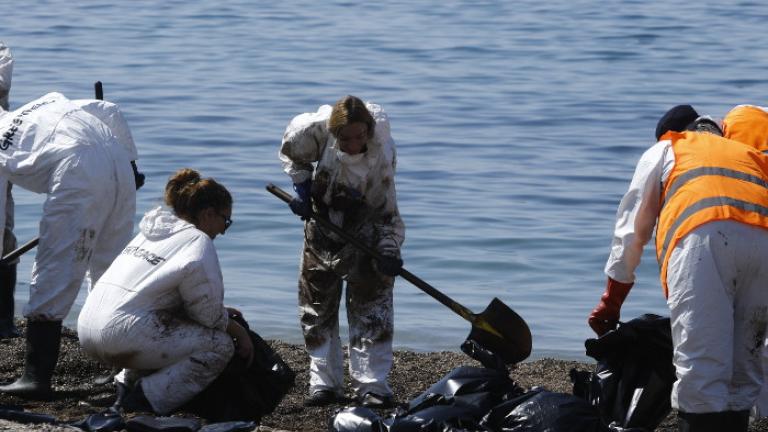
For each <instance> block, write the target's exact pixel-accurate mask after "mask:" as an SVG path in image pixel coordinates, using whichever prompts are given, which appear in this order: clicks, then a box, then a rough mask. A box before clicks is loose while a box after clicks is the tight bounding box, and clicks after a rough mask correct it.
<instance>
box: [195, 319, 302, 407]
mask: <svg viewBox="0 0 768 432" xmlns="http://www.w3.org/2000/svg"><path fill="white" fill-rule="evenodd" d="M230 319H234V320H235V321H237V322H238V323H240V325H242V326H243V327H245V329H246V330H248V334H249V335H250V336H251V342H252V343H253V350H254V355H253V363H251V366H250V367H246V366H245V361H244V359H242V358H241V357H240V356H237V355H235V356H233V357H232V360H230V362H229V364H228V365H227V368H226V369H225V370H224V372H222V373H221V375H219V377H218V378H216V380H214V381H213V382H212V383H211V384H210V385H209V386H208V387H206V388H205V390H203V391H202V392H201V393H200V394H198V395H197V396H195V397H194V398H193V399H192V400H191V401H190V402H188V403H187V404H186V405H185V406H184V407H183V408H182V410H183V411H186V412H190V413H193V414H195V415H197V416H199V417H202V418H204V419H206V420H208V421H211V422H227V421H235V420H242V421H248V420H252V421H257V422H258V421H259V420H261V417H262V416H264V415H266V414H269V413H271V412H272V411H274V409H275V407H277V405H278V404H279V403H280V401H282V400H283V398H284V397H285V395H286V394H288V392H289V391H290V390H291V387H293V384H294V381H295V379H296V373H295V372H294V371H293V370H291V368H290V367H289V366H288V364H286V363H285V362H284V361H283V359H282V358H281V357H280V355H279V354H278V353H277V352H275V350H273V349H272V347H270V346H269V344H267V343H266V342H265V341H264V339H262V338H261V336H259V335H258V334H256V333H255V332H253V331H251V330H250V329H249V327H248V323H246V322H245V320H244V319H243V318H242V317H240V316H233V317H230Z"/></svg>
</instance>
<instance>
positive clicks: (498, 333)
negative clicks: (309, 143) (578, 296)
mask: <svg viewBox="0 0 768 432" xmlns="http://www.w3.org/2000/svg"><path fill="white" fill-rule="evenodd" d="M267 190H268V191H269V192H270V193H272V194H273V195H275V196H276V197H278V198H280V199H281V200H283V201H285V202H286V203H290V202H291V200H292V199H293V196H291V194H289V193H287V192H285V191H284V190H282V189H280V188H279V187H277V186H275V185H273V184H272V183H270V184H268V185H267ZM312 219H314V220H315V221H316V222H317V223H319V224H320V225H322V227H323V228H326V229H329V230H331V231H333V233H334V234H336V235H338V236H339V237H341V238H343V239H344V240H346V241H347V242H349V243H351V244H352V245H354V246H355V247H357V248H359V249H360V250H362V251H363V252H365V253H367V254H368V255H370V256H372V257H373V258H375V259H377V260H381V259H382V256H381V254H380V253H379V252H377V251H376V250H374V249H373V248H371V247H370V246H368V245H366V244H365V243H363V242H362V241H360V240H359V239H357V238H355V237H354V236H352V235H350V234H348V233H346V232H345V231H344V230H342V229H341V228H339V227H338V226H336V225H334V224H333V223H331V222H330V221H328V220H327V219H325V218H323V217H321V216H319V215H317V214H316V213H314V212H313V213H312ZM399 275H400V276H402V277H403V279H405V280H407V281H408V282H410V283H412V284H414V285H416V287H417V288H419V289H420V290H422V291H424V292H425V293H427V294H429V295H430V296H432V297H433V298H434V299H435V300H437V301H439V302H440V303H442V304H443V305H445V306H447V307H448V308H449V309H451V310H452V311H453V312H455V313H456V314H458V315H459V316H460V317H462V318H464V319H465V320H467V321H469V322H470V323H471V324H472V330H471V331H470V333H469V336H467V339H471V340H474V341H475V342H477V343H478V344H479V345H480V346H482V347H484V348H486V349H488V350H490V351H491V352H493V353H495V354H498V355H499V356H500V357H501V358H502V360H504V362H505V363H506V364H513V363H519V362H521V361H523V360H525V359H526V358H528V356H529V355H530V354H531V346H532V342H531V331H530V329H529V328H528V324H526V323H525V320H523V318H521V317H520V315H518V314H517V313H515V311H513V310H512V309H510V308H509V307H508V306H507V305H505V304H504V303H503V302H502V301H501V300H499V299H498V298H495V297H494V299H493V300H492V301H491V303H490V304H489V305H488V307H486V308H485V310H484V311H482V312H481V313H479V314H475V313H472V311H471V310H469V309H467V308H466V307H464V306H462V305H461V304H459V303H457V302H455V301H454V300H453V299H451V298H450V297H448V296H447V295H445V294H443V293H442V292H440V291H438V290H437V289H436V288H435V287H433V286H432V285H430V284H428V283H426V282H424V281H423V280H421V279H419V278H418V277H417V276H416V275H414V274H413V273H411V272H409V271H408V270H406V269H405V268H402V269H401V270H400V273H399Z"/></svg>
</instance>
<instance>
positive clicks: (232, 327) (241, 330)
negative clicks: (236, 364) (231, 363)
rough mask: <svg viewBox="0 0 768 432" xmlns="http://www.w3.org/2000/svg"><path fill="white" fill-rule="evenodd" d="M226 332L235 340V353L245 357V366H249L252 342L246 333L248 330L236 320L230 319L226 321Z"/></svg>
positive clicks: (251, 357) (251, 359)
mask: <svg viewBox="0 0 768 432" xmlns="http://www.w3.org/2000/svg"><path fill="white" fill-rule="evenodd" d="M227 333H228V334H229V335H230V336H231V337H232V339H233V340H234V342H235V351H236V353H237V355H239V356H240V357H242V358H243V359H245V364H246V366H251V363H252V362H253V342H252V341H251V336H250V335H249V334H248V330H246V329H245V327H243V326H241V325H240V324H238V322H237V321H235V320H233V319H231V320H229V322H228V323H227Z"/></svg>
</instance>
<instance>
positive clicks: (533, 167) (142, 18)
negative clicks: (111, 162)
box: [0, 0, 768, 359]
mask: <svg viewBox="0 0 768 432" xmlns="http://www.w3.org/2000/svg"><path fill="white" fill-rule="evenodd" d="M767 15H768V9H767V8H766V7H765V6H764V5H763V4H762V3H760V2H753V1H728V2H714V1H709V2H708V1H702V2H695V3H690V4H681V3H670V2H663V1H638V0H617V1H613V2H597V1H585V0H582V1H578V0H577V1H573V0H554V1H547V2H541V1H530V0H523V1H458V0H447V1H440V2H437V1H423V2H413V1H405V0H399V1H389V2H349V1H325V2H315V1H286V2H261V1H245V0H234V1H226V2H220V1H209V0H206V1H177V0H174V1H163V2H155V1H131V2H104V1H78V2H71V1H63V0H48V1H36V2H5V3H3V6H2V12H1V13H0V39H1V40H4V41H5V42H6V43H7V44H8V45H9V46H10V47H11V48H12V50H13V53H14V55H15V57H16V65H15V74H14V78H13V89H12V91H11V106H12V108H13V107H18V106H21V105H22V104H23V103H25V102H27V101H29V100H32V99H34V98H37V97H39V96H42V95H43V94H45V93H47V92H50V91H59V92H62V93H64V94H65V95H67V96H68V97H70V98H89V97H93V83H94V82H95V81H97V80H100V81H102V82H103V83H104V93H105V97H106V99H107V100H110V101H113V102H116V103H119V104H120V106H121V108H122V110H123V112H124V114H125V116H126V118H127V119H128V121H129V123H130V125H131V128H132V132H133V136H134V139H135V141H136V143H137V145H138V149H139V153H140V160H139V166H140V168H141V170H142V171H143V172H144V173H146V175H147V183H146V185H145V186H144V188H142V189H141V190H140V191H139V192H138V198H137V200H138V202H137V213H136V215H135V220H136V221H137V222H138V221H139V220H140V218H141V215H142V214H143V213H144V212H145V211H146V210H148V209H150V208H152V207H153V206H155V205H158V204H159V203H160V202H161V196H162V192H163V187H164V185H165V182H166V180H167V179H168V176H169V175H170V174H171V173H173V172H174V171H175V170H177V169H179V168H181V167H192V168H195V169H198V170H200V171H201V172H202V174H203V175H204V176H213V177H215V178H216V179H217V180H219V181H221V182H222V183H223V184H224V185H226V186H227V187H228V188H229V189H230V190H231V191H232V192H233V194H234V199H235V204H234V212H233V216H232V219H233V220H234V225H232V227H231V228H230V230H229V231H227V233H226V235H224V236H220V237H218V238H217V239H216V242H215V244H216V246H217V250H218V253H219V258H220V261H221V265H222V269H223V274H224V279H225V284H226V302H227V304H228V305H231V306H234V307H237V308H239V309H240V310H241V311H243V313H244V314H245V316H246V318H247V319H248V320H249V322H250V323H251V325H252V327H253V328H255V329H256V330H257V331H258V332H259V333H260V334H261V335H262V336H264V337H265V338H279V339H283V340H286V341H289V342H295V343H301V341H302V338H301V332H300V328H299V325H298V311H297V306H296V302H297V273H298V263H299V253H300V249H301V242H302V226H301V222H300V221H299V219H298V218H297V217H295V216H294V215H293V214H292V213H291V212H290V211H289V209H288V207H287V206H286V205H285V204H284V203H283V202H281V201H279V200H277V199H276V198H275V197H273V196H272V195H270V194H269V193H267V192H266V191H265V189H264V187H265V185H266V184H268V183H270V182H273V183H275V184H277V185H278V186H280V187H282V188H284V189H286V190H290V181H289V178H288V176H287V175H285V174H284V173H283V172H282V170H281V166H280V163H279V161H278V157H277V152H278V148H279V145H280V139H281V137H282V133H283V131H284V129H285V126H286V125H287V124H288V122H289V121H290V119H291V118H292V117H293V116H294V115H296V114H299V113H302V112H308V111H314V110H316V109H317V107H318V106H319V105H321V104H332V103H333V102H335V101H336V100H337V99H339V98H340V97H341V96H343V95H346V94H354V95H357V96H359V97H361V98H362V99H364V100H368V101H374V102H376V103H379V104H381V105H382V106H383V107H384V109H385V110H386V111H387V113H388V114H389V116H390V120H391V125H392V134H393V136H394V139H395V141H396V142H397V151H398V172H397V177H396V185H397V192H398V201H399V207H400V212H401V214H402V217H403V220H404V221H405V224H406V227H407V230H406V242H405V244H404V246H403V251H402V253H403V258H404V260H405V267H406V268H407V269H408V270H409V271H411V272H412V273H414V274H416V275H417V276H418V277H420V278H422V279H423V280H425V281H427V282H428V283H430V284H431V285H433V286H434V287H435V288H437V289H439V290H440V291H442V292H443V293H445V294H447V295H449V296H450V297H452V298H453V299H454V300H456V301H458V302H460V303H461V304H463V305H465V306H466V307H468V308H470V309H471V310H473V311H474V312H480V311H482V310H483V309H484V308H485V307H486V306H487V305H488V304H489V303H490V301H491V300H492V299H493V298H494V297H498V298H499V299H501V300H502V301H503V302H504V303H506V304H507V305H508V306H509V307H511V308H512V309H514V310H515V311H516V312H517V313H519V314H520V315H521V316H522V317H523V318H524V319H525V320H526V321H527V322H528V324H529V326H530V329H531V331H532V333H533V341H534V348H533V355H532V358H540V357H545V356H556V357H560V358H573V359H585V358H586V357H585V355H584V345H583V344H584V340H585V339H587V338H589V337H592V336H593V334H592V333H591V330H590V329H589V327H588V326H587V324H586V318H587V315H588V314H589V312H590V310H591V309H592V308H593V307H594V305H595V304H596V303H597V301H598V300H599V297H600V294H601V293H602V291H603V288H604V284H605V276H604V274H603V266H604V264H605V259H606V257H607V254H608V248H609V245H610V241H611V234H612V226H613V223H614V214H615V209H616V206H617V204H618V202H619V200H620V198H621V196H622V194H623V192H624V191H625V189H626V187H627V185H628V183H629V180H630V178H631V176H632V173H633V170H634V165H635V163H636V161H637V160H638V158H639V157H640V155H641V154H642V153H643V151H644V150H645V149H647V148H648V147H649V146H650V145H652V144H653V142H654V140H653V131H654V128H655V124H656V121H657V119H658V118H659V117H660V116H661V114H663V113H664V112H665V111H666V110H667V109H668V108H670V107H671V106H673V105H676V104H680V103H690V104H692V105H694V107H695V108H696V109H698V110H699V111H700V112H702V113H707V114H711V115H713V116H716V117H720V116H723V115H724V114H725V113H726V112H727V111H728V110H729V109H730V108H731V107H732V106H734V105H737V104H741V103H754V104H761V105H766V104H768V100H767V99H766V91H767V90H766V89H768V86H767V85H768V74H767V73H766V70H768V52H767V48H768V45H766V44H765V26H764V25H765V22H766V18H768V16H767ZM14 192H15V197H16V202H17V209H16V223H17V227H16V234H17V236H18V238H19V240H20V241H21V242H24V241H27V240H28V239H31V238H33V237H35V236H36V235H37V233H38V223H39V220H40V215H41V208H42V203H43V200H44V196H40V195H35V194H32V193H30V192H27V191H24V190H23V189H20V188H18V187H17V188H15V189H14ZM33 254H34V253H33V252H30V253H28V254H27V255H26V256H24V257H23V259H22V263H21V265H20V267H19V283H18V286H17V308H18V309H17V314H20V311H21V307H22V306H23V304H24V303H25V301H26V298H27V296H28V284H29V274H30V268H31V263H32V261H33ZM84 291H85V290H83V292H81V295H80V296H79V297H78V300H77V302H76V304H75V306H74V307H73V309H72V312H71V313H70V315H69V317H68V319H67V321H66V324H67V325H70V326H73V325H74V323H75V322H76V319H77V313H78V311H79V309H80V307H81V305H82V302H83V299H84V296H85V292H84ZM343 313H344V312H343V311H342V318H341V324H342V333H343V334H344V335H346V320H345V318H344V316H343ZM643 313H655V314H659V315H666V314H667V308H666V304H665V300H664V297H663V295H662V292H661V288H660V287H659V281H658V267H657V265H656V263H655V258H654V254H653V247H652V245H649V246H648V247H647V248H646V254H645V256H644V258H643V263H642V265H641V266H640V268H639V269H638V272H637V283H636V285H635V287H634V289H633V291H632V293H631V294H630V296H629V298H628V299H627V301H626V304H625V306H624V308H623V310H622V318H623V319H631V318H633V317H636V316H639V315H640V314H643ZM469 329H470V325H469V323H468V322H466V321H464V320H463V319H461V318H460V317H459V316H457V315H456V314H454V313H453V312H451V311H450V310H449V309H447V308H446V307H444V306H443V305H441V304H439V303H438V302H437V301H435V300H433V299H432V298H431V297H429V296H427V295H426V294H424V293H423V292H422V291H420V290H419V289H417V288H416V287H414V286H412V285H411V284H410V283H408V282H407V281H405V280H402V279H398V280H397V283H396V286H395V345H396V347H397V348H400V349H412V350H417V351H434V350H452V351H455V350H458V348H459V345H460V344H461V342H462V341H463V340H464V338H465V336H466V335H467V333H468V332H469Z"/></svg>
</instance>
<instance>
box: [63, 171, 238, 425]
mask: <svg viewBox="0 0 768 432" xmlns="http://www.w3.org/2000/svg"><path fill="white" fill-rule="evenodd" d="M165 202H166V204H167V205H168V207H170V209H169V208H165V207H157V208H154V209H152V210H150V211H149V212H147V213H146V214H145V215H144V218H143V219H142V221H141V223H140V232H139V234H137V235H136V237H135V238H134V239H133V240H132V241H131V242H130V243H129V244H128V246H126V247H125V248H124V249H123V251H122V252H121V253H120V255H119V256H118V257H117V258H116V259H115V260H114V262H113V263H112V265H111V266H110V267H109V269H108V270H107V271H106V273H104V275H103V276H102V277H101V279H99V281H98V282H97V283H96V286H95V288H94V289H93V291H91V293H90V294H89V296H88V299H87V300H86V302H85V305H84V306H83V309H82V310H81V312H80V317H79V319H78V322H77V332H78V335H79V337H80V344H81V346H82V348H83V350H84V351H85V353H86V354H88V355H90V356H92V357H93V358H95V359H98V360H99V361H101V362H103V363H105V364H108V365H112V366H117V367H120V368H124V369H123V371H122V372H121V373H119V374H118V375H117V376H116V377H115V380H116V382H117V385H118V402H117V404H118V405H120V406H121V407H122V408H123V409H124V410H126V411H154V412H156V413H159V414H168V413H170V412H172V411H174V410H175V409H177V408H179V407H181V406H182V405H184V404H185V403H186V402H188V401H189V400H191V399H192V398H193V397H194V396H195V395H196V394H198V393H200V392H201V391H202V390H204V389H205V387H206V386H207V385H208V384H210V383H211V382H212V381H213V380H214V379H215V378H216V377H217V376H218V375H219V374H220V373H221V372H222V371H223V370H224V368H225V367H226V366H227V363H228V362H229V360H230V358H231V357H232V355H233V353H234V352H235V350H237V353H238V355H241V356H242V357H244V358H246V360H247V363H248V364H250V362H251V359H252V358H253V346H252V344H251V339H250V337H248V333H247V331H246V330H245V329H244V328H243V327H242V326H240V325H239V324H238V323H237V322H236V321H234V320H230V319H229V313H237V314H239V312H237V311H236V310H235V309H230V308H226V307H225V306H224V303H223V298H224V282H223V279H222V274H221V268H220V267H219V259H218V256H217V254H216V249H215V247H214V245H213V239H214V238H215V237H216V236H217V235H218V234H224V232H225V231H226V230H227V228H228V227H229V226H230V224H231V223H232V220H231V216H232V196H231V195H230V193H229V192H228V191H227V189H226V188H225V187H224V186H222V185H221V184H219V183H217V182H216V181H215V180H213V179H210V178H209V179H203V178H201V177H200V174H199V173H198V172H197V171H195V170H192V169H182V170H179V171H178V172H176V173H175V174H174V175H173V176H172V177H171V178H170V180H169V181H168V184H167V185H166V188H165ZM233 338H234V339H235V340H236V341H237V342H234V341H233ZM121 392H125V393H126V394H125V396H124V397H123V396H121V395H120V393H121Z"/></svg>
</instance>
